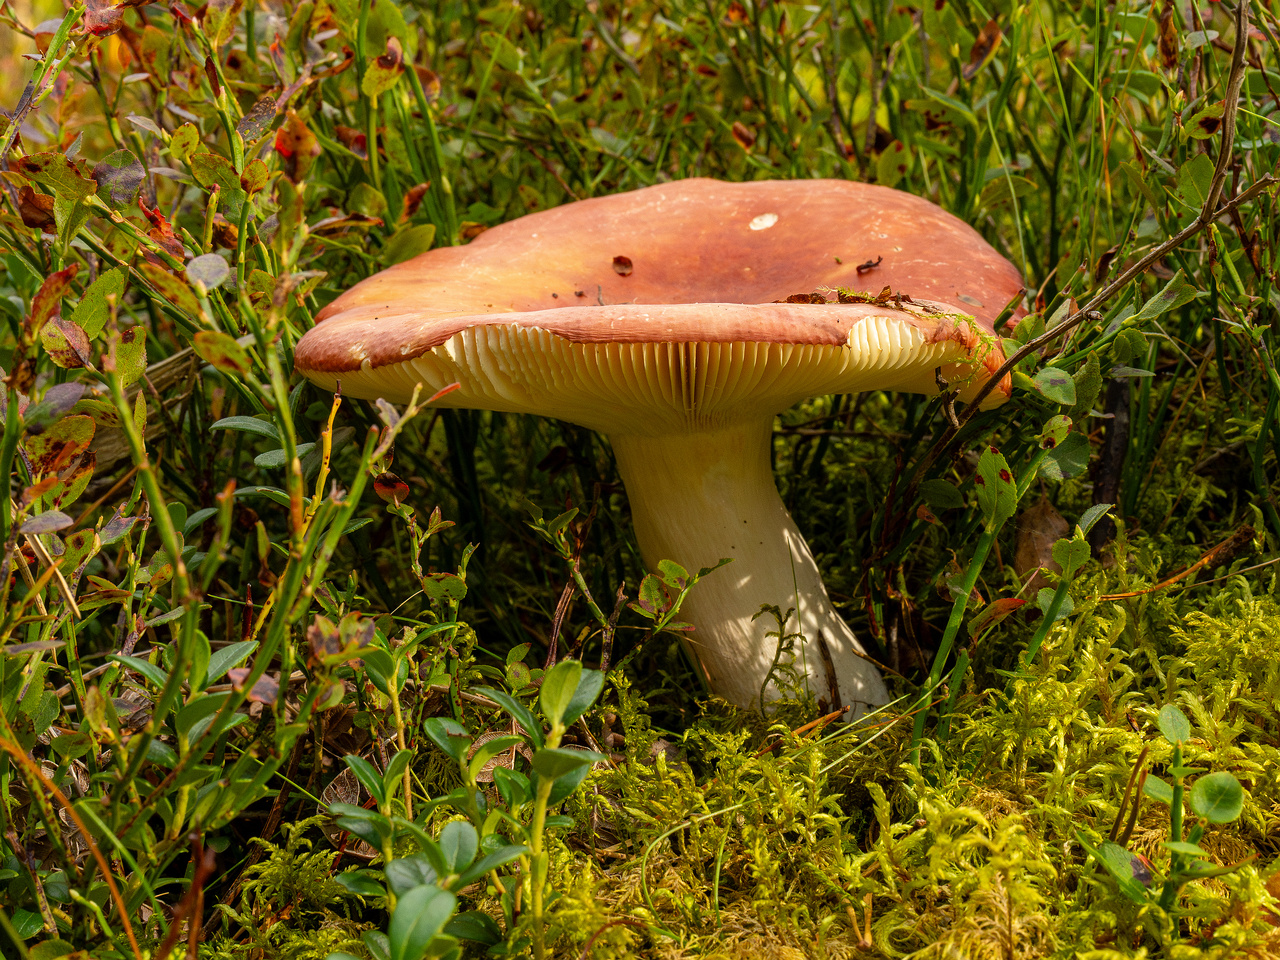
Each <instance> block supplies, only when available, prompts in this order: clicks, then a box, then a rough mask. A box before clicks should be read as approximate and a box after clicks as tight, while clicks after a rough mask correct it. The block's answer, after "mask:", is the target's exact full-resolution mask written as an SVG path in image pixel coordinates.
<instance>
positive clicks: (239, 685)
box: [227, 667, 280, 706]
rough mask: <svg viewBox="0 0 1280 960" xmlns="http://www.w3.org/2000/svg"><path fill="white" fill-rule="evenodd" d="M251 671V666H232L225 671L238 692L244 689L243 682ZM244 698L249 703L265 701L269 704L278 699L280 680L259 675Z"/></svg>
mask: <svg viewBox="0 0 1280 960" xmlns="http://www.w3.org/2000/svg"><path fill="white" fill-rule="evenodd" d="M251 673H253V668H252V667H232V668H231V669H230V670H228V671H227V678H228V679H229V680H230V681H231V685H232V687H234V688H235V690H236V692H237V693H238V692H240V691H242V690H244V682H245V681H246V680H248V679H249V674H251ZM246 699H248V701H249V702H250V703H265V704H267V705H268V706H269V705H271V704H273V703H275V702H276V701H277V700H278V699H280V682H279V681H278V680H272V679H271V678H270V677H268V676H263V677H260V678H259V679H258V680H257V682H256V683H254V685H253V689H251V690H250V691H249V696H248V697H247V698H246Z"/></svg>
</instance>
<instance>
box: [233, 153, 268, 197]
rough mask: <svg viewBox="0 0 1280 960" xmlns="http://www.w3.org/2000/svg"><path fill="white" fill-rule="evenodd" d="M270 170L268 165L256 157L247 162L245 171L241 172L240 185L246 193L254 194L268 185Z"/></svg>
mask: <svg viewBox="0 0 1280 960" xmlns="http://www.w3.org/2000/svg"><path fill="white" fill-rule="evenodd" d="M269 172H270V171H268V170H267V165H266V164H265V163H263V162H262V161H261V160H259V159H258V158H257V157H254V158H253V159H252V160H250V161H249V162H248V163H246V164H245V167H244V173H242V174H240V186H241V187H243V188H244V192H245V193H247V194H249V195H250V196H252V195H253V194H255V193H257V192H258V191H259V190H261V189H262V188H263V187H265V186H266V185H267V176H268V174H269Z"/></svg>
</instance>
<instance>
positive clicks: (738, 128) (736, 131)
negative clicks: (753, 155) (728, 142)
mask: <svg viewBox="0 0 1280 960" xmlns="http://www.w3.org/2000/svg"><path fill="white" fill-rule="evenodd" d="M729 130H730V132H731V133H732V134H733V139H734V140H736V141H738V146H740V147H741V148H742V149H743V150H750V149H751V148H752V147H754V146H755V145H756V134H755V131H754V130H752V129H751V128H750V127H748V126H747V125H746V124H745V123H743V122H742V121H741V120H735V121H733V126H732V127H730V128H729Z"/></svg>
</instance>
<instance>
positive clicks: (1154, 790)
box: [1142, 776, 1173, 807]
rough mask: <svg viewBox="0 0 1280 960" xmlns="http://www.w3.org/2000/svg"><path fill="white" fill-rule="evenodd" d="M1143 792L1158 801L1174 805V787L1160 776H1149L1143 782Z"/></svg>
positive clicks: (1166, 804)
mask: <svg viewBox="0 0 1280 960" xmlns="http://www.w3.org/2000/svg"><path fill="white" fill-rule="evenodd" d="M1142 792H1143V794H1144V795H1145V796H1147V797H1150V798H1151V799H1152V800H1155V801H1156V802H1157V803H1163V804H1164V805H1165V806H1167V807H1171V806H1173V787H1171V786H1169V784H1167V783H1165V782H1164V781H1163V780H1161V779H1160V778H1159V777H1152V776H1148V777H1147V779H1146V781H1145V782H1144V783H1143V784H1142Z"/></svg>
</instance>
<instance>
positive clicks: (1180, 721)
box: [1156, 703, 1191, 745]
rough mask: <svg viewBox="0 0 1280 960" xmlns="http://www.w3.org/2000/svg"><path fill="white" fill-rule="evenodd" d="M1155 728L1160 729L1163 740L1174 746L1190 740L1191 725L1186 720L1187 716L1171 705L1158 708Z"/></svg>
mask: <svg viewBox="0 0 1280 960" xmlns="http://www.w3.org/2000/svg"><path fill="white" fill-rule="evenodd" d="M1156 726H1158V727H1159V728H1160V733H1161V734H1163V735H1164V738H1165V739H1166V740H1168V741H1169V742H1170V743H1172V744H1174V745H1177V744H1179V743H1186V742H1187V741H1188V740H1190V739H1191V723H1190V722H1189V721H1188V720H1187V715H1186V714H1185V713H1183V712H1182V711H1181V710H1179V709H1178V708H1177V707H1175V706H1174V705H1173V704H1171V703H1170V704H1166V705H1165V706H1163V707H1161V708H1160V715H1159V716H1158V717H1157V718H1156Z"/></svg>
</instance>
